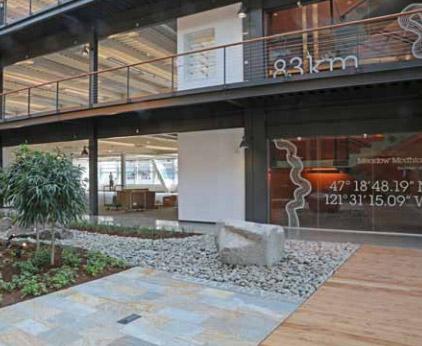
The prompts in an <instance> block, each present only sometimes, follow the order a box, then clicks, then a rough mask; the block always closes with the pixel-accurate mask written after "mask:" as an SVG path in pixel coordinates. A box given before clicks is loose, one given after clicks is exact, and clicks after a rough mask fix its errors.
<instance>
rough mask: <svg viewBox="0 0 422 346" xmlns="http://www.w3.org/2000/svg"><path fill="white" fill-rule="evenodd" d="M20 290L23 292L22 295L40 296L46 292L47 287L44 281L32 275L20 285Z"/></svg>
mask: <svg viewBox="0 0 422 346" xmlns="http://www.w3.org/2000/svg"><path fill="white" fill-rule="evenodd" d="M21 292H22V293H23V296H22V297H26V296H34V297H37V296H40V295H42V294H44V293H47V292H48V290H47V287H46V285H45V283H44V282H42V281H40V280H39V277H37V276H33V277H31V278H27V279H26V280H25V281H24V282H23V285H22V288H21Z"/></svg>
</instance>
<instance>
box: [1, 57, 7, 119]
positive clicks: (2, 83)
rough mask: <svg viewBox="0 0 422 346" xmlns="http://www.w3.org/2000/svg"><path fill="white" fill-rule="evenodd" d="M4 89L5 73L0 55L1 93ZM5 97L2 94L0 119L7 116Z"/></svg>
mask: <svg viewBox="0 0 422 346" xmlns="http://www.w3.org/2000/svg"><path fill="white" fill-rule="evenodd" d="M3 91H4V73H3V62H2V61H1V57H0V94H2V93H3ZM5 102H6V100H5V98H4V97H3V96H0V120H3V119H4V116H5V114H4V113H5Z"/></svg>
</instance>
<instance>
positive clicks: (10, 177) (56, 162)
mask: <svg viewBox="0 0 422 346" xmlns="http://www.w3.org/2000/svg"><path fill="white" fill-rule="evenodd" d="M81 177H82V168H80V167H76V166H74V165H73V164H72V161H71V160H70V158H69V157H67V156H66V155H64V154H62V153H60V152H57V153H43V152H39V151H31V150H29V149H28V148H27V147H26V146H22V147H21V148H20V149H19V150H18V151H17V152H16V160H15V162H14V163H13V164H12V165H11V166H10V167H9V168H8V169H7V170H6V171H5V178H4V184H5V185H6V186H5V188H4V189H3V190H4V201H5V203H7V204H10V205H11V206H12V207H13V208H14V209H15V211H16V219H17V221H18V223H19V224H20V225H21V226H24V227H34V226H37V225H44V227H45V226H46V225H50V227H51V264H52V265H54V261H55V233H56V230H55V226H56V224H61V225H67V224H69V223H71V222H74V221H77V220H78V219H79V218H80V216H82V215H83V214H84V213H85V208H86V203H85V191H84V186H83V182H82V179H81ZM36 232H37V249H39V229H38V227H36Z"/></svg>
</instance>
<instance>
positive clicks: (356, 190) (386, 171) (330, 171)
mask: <svg viewBox="0 0 422 346" xmlns="http://www.w3.org/2000/svg"><path fill="white" fill-rule="evenodd" d="M421 144H422V134H419V133H396V134H374V135H367V134H363V135H361V136H337V137H306V138H305V137H304V138H300V137H297V138H287V139H276V140H274V141H273V142H272V145H271V170H270V172H271V173H270V194H271V222H273V223H278V224H282V225H285V226H290V227H308V228H326V229H348V230H365V231H379V232H385V231H388V232H409V233H414V232H416V233H422V227H421V226H420V225H421V224H422V223H421V222H422V213H421V210H422V209H421V208H422V151H421V150H420V148H421V147H422V146H421ZM287 154H290V155H287ZM296 154H297V155H296ZM302 167H303V170H302V171H301V169H302Z"/></svg>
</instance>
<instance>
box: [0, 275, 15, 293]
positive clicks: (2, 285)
mask: <svg viewBox="0 0 422 346" xmlns="http://www.w3.org/2000/svg"><path fill="white" fill-rule="evenodd" d="M15 288H16V286H15V284H14V283H13V282H10V281H4V280H3V276H2V275H1V273H0V291H2V292H12V291H13V290H14V289H15Z"/></svg>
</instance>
